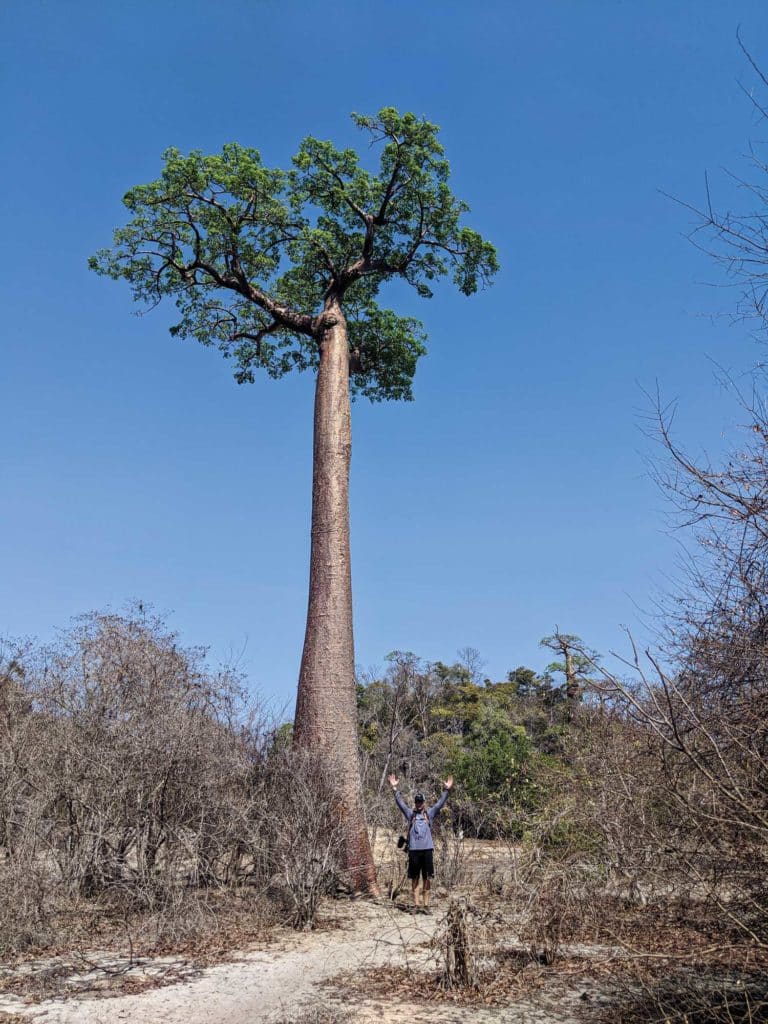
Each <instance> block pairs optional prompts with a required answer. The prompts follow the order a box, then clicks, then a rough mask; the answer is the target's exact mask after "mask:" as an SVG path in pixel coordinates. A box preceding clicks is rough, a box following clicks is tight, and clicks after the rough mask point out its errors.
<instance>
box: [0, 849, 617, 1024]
mask: <svg viewBox="0 0 768 1024" xmlns="http://www.w3.org/2000/svg"><path fill="white" fill-rule="evenodd" d="M382 838H383V837H379V842H377V844H376V845H377V853H380V854H381V871H380V878H381V881H382V885H383V886H384V888H387V887H389V888H390V889H391V888H393V887H394V888H395V889H396V888H397V884H398V881H399V880H400V879H401V875H402V868H403V864H404V861H403V858H402V856H401V855H397V854H395V855H394V856H393V855H392V850H394V843H393V841H392V839H391V837H387V838H386V839H385V840H384V841H383V842H382ZM478 845H479V844H478ZM483 845H484V846H485V845H488V849H485V848H483V849H482V850H481V849H479V848H478V849H474V848H473V849H472V850H467V851H466V852H467V854H469V856H468V857H467V860H468V861H469V862H471V863H477V862H479V861H486V860H487V858H488V857H489V856H493V855H494V854H495V857H496V858H499V859H503V858H504V857H508V856H510V855H512V856H513V855H514V853H513V852H512V853H511V854H510V851H509V850H506V851H502V850H500V849H499V848H496V850H495V851H493V850H491V848H490V847H491V845H492V844H483ZM437 893H438V897H439V894H440V889H439V888H438V890H437ZM402 899H403V897H402V896H401V897H400V902H401V903H402ZM446 906H447V899H446V898H443V899H441V898H438V899H437V900H436V903H435V907H434V914H433V915H432V916H431V917H428V916H424V915H418V916H412V915H411V914H409V913H406V912H405V910H404V909H403V907H402V905H398V904H397V903H393V902H392V900H391V899H388V898H382V899H380V900H378V901H369V900H358V901H333V902H331V901H329V902H328V903H327V904H326V905H325V906H324V908H323V914H322V915H321V917H323V918H324V920H322V921H321V926H320V928H319V929H318V930H317V931H315V932H310V933H295V932H291V931H288V930H279V931H278V932H276V933H275V936H274V937H273V939H272V940H271V941H269V942H260V943H258V944H256V943H254V944H253V945H251V946H250V948H246V949H244V950H242V951H241V952H239V953H236V952H233V953H232V955H231V957H230V958H229V959H228V960H227V962H221V963H217V964H214V965H213V966H201V965H200V964H196V963H195V962H194V961H192V960H191V959H184V958H182V957H168V956H166V957H152V958H149V957H146V958H138V959H134V960H133V961H131V960H130V959H121V958H120V957H116V956H115V954H114V953H99V952H93V953H89V954H88V955H87V957H83V956H82V955H80V956H78V957H74V956H69V957H66V956H57V957H51V958H49V959H47V960H37V961H31V962H27V963H26V964H24V965H22V966H21V968H19V967H17V968H15V969H14V970H13V971H10V970H9V969H6V970H5V971H3V969H2V966H0V1024H5V1022H10V1021H13V1024H17V1022H20V1024H26V1022H28V1021H39V1022H44V1024H119V1022H131V1024H257V1022H258V1024H261V1022H264V1024H288V1022H291V1024H336V1022H339V1024H341V1022H344V1024H346V1022H362V1024H366V1022H379V1024H401V1022H402V1021H403V1020H409V1021H412V1022H414V1024H436V1022H441V1024H442V1022H446V1024H448V1022H459V1021H466V1020H472V1021H477V1022H478V1024H495V1022H500V1021H512V1020H514V1021H515V1022H517V1024H575V1022H576V1021H577V1020H580V1019H583V1017H582V1016H581V1011H584V1010H588V1009H590V1008H591V1007H593V1006H594V1005H596V1003H598V1002H599V1001H600V996H599V993H598V992H597V991H596V990H595V986H594V983H593V982H592V981H591V980H589V979H588V978H587V977H586V976H585V975H584V972H583V971H582V970H580V968H579V958H578V957H576V958H575V960H574V964H575V966H573V965H572V966H571V968H570V970H565V971H562V972H558V973H557V974H556V973H554V972H551V971H548V972H540V973H538V974H537V972H536V969H535V968H532V969H531V971H530V972H526V971H525V970H523V972H522V973H521V975H520V977H521V979H522V983H521V984H520V985H518V986H515V985H512V986H511V987H510V988H509V993H510V996H509V1002H508V1003H507V1004H506V1005H498V1003H499V998H498V991H497V992H496V993H495V998H494V1000H492V1001H493V1002H494V1003H496V1005H492V1006H491V1005H483V1003H482V1002H479V1003H478V1002H476V1003H475V1004H474V1005H472V1006H468V1005H466V1003H465V1002H462V1001H460V1000H458V1001H452V1000H451V999H450V998H449V999H446V998H443V997H442V996H441V995H440V994H439V992H437V991H436V990H435V984H434V982H435V977H436V974H437V968H438V962H437V960H438V959H439V955H440V952H439V950H436V949H435V947H434V942H433V939H434V936H435V935H436V934H439V932H440V928H441V925H442V922H443V920H444V916H445V910H446ZM515 938H516V936H515V935H514V925H513V924H511V925H510V930H509V943H510V946H514V945H515ZM578 952H579V954H580V955H581V956H584V955H585V954H586V955H588V956H592V957H593V958H594V959H595V960H599V959H600V957H601V955H602V953H603V951H601V950H599V949H598V948H595V949H594V950H592V951H590V950H584V949H582V950H579V951H578ZM436 958H437V959H436ZM413 971H416V972H423V974H418V975H417V977H423V979H424V984H423V987H422V986H420V985H418V984H417V985H416V986H414V981H413V974H412V973H410V972H413ZM25 975H26V979H27V980H25ZM30 975H31V976H32V977H33V978H34V980H35V984H34V986H30V985H29V984H28V979H29V977H30ZM496 987H497V989H498V985H497V986H496ZM515 989H517V990H516V991H515ZM585 999H586V1000H587V1001H586V1002H585Z"/></svg>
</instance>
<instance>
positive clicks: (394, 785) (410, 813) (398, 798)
mask: <svg viewBox="0 0 768 1024" xmlns="http://www.w3.org/2000/svg"><path fill="white" fill-rule="evenodd" d="M388 781H389V784H390V786H391V787H392V792H393V793H394V794H395V803H396V804H397V806H398V807H399V808H400V810H401V811H402V812H403V814H404V815H405V818H406V821H408V822H410V820H411V818H412V817H413V811H412V810H411V808H410V807H409V806H408V804H407V803H406V802H405V800H403V798H402V797H401V796H400V790H399V789H398V788H397V778H396V777H395V776H394V775H390V776H389V778H388Z"/></svg>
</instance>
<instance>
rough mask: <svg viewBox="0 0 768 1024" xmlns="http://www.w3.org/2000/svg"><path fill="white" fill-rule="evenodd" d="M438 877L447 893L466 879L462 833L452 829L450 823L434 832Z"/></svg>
mask: <svg viewBox="0 0 768 1024" xmlns="http://www.w3.org/2000/svg"><path fill="white" fill-rule="evenodd" d="M436 832H437V835H436V837H435V838H436V850H435V852H436V854H437V865H438V877H439V880H440V882H441V883H442V884H443V885H444V886H445V888H446V889H448V890H449V891H450V890H452V889H456V888H457V887H458V886H460V885H461V883H462V882H463V881H464V880H465V879H466V877H467V851H466V844H465V841H464V833H463V831H461V830H460V829H454V828H453V827H452V826H451V823H450V821H447V822H445V823H443V824H441V826H440V828H439V829H438V830H436Z"/></svg>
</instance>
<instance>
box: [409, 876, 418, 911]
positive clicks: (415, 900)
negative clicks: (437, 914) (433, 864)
mask: <svg viewBox="0 0 768 1024" xmlns="http://www.w3.org/2000/svg"><path fill="white" fill-rule="evenodd" d="M411 894H412V896H413V905H414V907H415V908H416V909H417V910H418V907H419V876H418V875H416V877H415V878H412V879H411Z"/></svg>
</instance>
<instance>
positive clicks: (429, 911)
mask: <svg viewBox="0 0 768 1024" xmlns="http://www.w3.org/2000/svg"><path fill="white" fill-rule="evenodd" d="M421 912H422V914H429V916H430V917H431V916H432V908H431V907H422V910H421Z"/></svg>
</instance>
